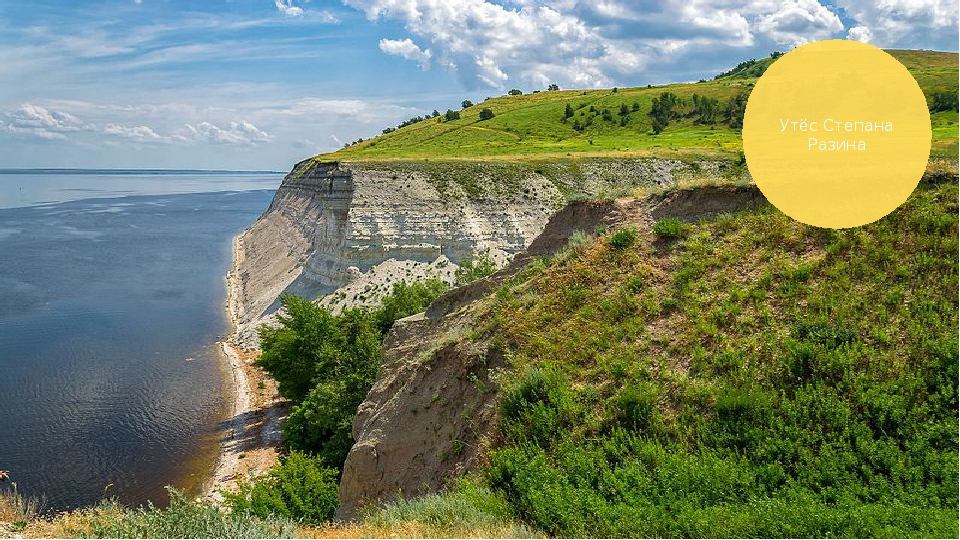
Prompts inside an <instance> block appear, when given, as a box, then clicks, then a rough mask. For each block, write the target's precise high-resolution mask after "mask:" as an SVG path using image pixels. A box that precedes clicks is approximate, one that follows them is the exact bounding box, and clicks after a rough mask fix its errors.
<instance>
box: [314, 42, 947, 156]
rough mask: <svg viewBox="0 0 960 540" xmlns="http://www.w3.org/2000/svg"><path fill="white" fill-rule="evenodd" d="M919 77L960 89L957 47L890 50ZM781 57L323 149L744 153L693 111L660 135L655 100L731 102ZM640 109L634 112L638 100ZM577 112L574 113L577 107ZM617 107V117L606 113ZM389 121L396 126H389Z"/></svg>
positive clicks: (936, 127)
mask: <svg viewBox="0 0 960 540" xmlns="http://www.w3.org/2000/svg"><path fill="white" fill-rule="evenodd" d="M888 52H889V53H890V54H891V55H893V56H894V57H895V58H897V59H898V60H899V61H900V62H902V63H903V64H904V65H905V66H906V67H907V68H908V69H909V70H910V72H911V73H912V74H913V75H914V77H915V78H916V79H917V82H918V83H919V85H920V87H921V89H922V90H923V91H924V92H925V94H926V95H927V98H928V100H930V99H932V97H931V96H932V95H933V93H935V92H954V93H956V92H957V86H958V85H957V79H958V61H957V54H956V53H944V52H932V51H896V50H894V51H888ZM770 62H772V60H771V59H770V58H766V59H761V60H759V61H757V62H756V63H754V64H751V65H750V66H748V67H747V68H744V69H742V70H741V71H739V72H737V73H734V74H731V75H728V76H724V77H721V78H718V79H715V80H712V81H704V82H700V83H692V84H689V83H684V84H671V85H665V86H656V87H651V88H647V87H638V88H619V89H617V90H616V91H614V90H612V89H608V90H562V91H553V92H539V93H536V94H527V95H520V96H501V97H496V98H492V99H489V100H486V101H484V102H482V103H478V104H476V105H474V106H473V107H468V108H466V109H464V110H463V111H461V118H460V119H459V120H454V121H449V122H448V121H438V120H437V119H428V120H425V121H423V122H418V123H415V124H412V125H410V126H406V127H404V128H401V129H398V130H396V131H393V132H391V133H389V134H386V135H382V136H378V137H375V138H372V139H369V140H367V141H364V142H361V143H359V144H354V145H351V146H349V147H346V148H344V149H341V150H338V151H336V152H332V153H328V154H322V155H320V156H317V158H316V159H318V160H321V161H328V160H343V161H397V160H401V161H404V160H407V161H409V160H413V161H422V160H430V161H436V160H451V161H464V160H466V161H512V162H520V163H523V162H528V161H531V160H534V161H535V160H549V161H556V160H566V159H570V158H588V157H589V158H597V157H606V158H611V157H619V158H623V157H665V158H679V159H697V158H708V159H736V158H737V157H738V155H739V153H740V151H741V150H742V143H741V139H740V132H739V130H738V129H735V128H732V127H730V126H729V125H728V124H727V123H726V122H723V121H718V122H715V123H711V124H700V123H698V122H697V118H695V117H694V116H693V115H692V114H686V115H685V116H684V117H683V118H680V119H679V120H676V121H672V122H671V123H670V124H669V125H668V126H667V128H666V130H664V131H663V132H662V133H660V134H659V135H654V134H653V131H652V125H651V124H652V118H651V117H650V116H649V115H648V114H647V113H649V112H650V109H651V104H652V102H653V99H654V98H656V97H657V96H659V95H660V94H661V93H662V92H672V93H675V94H677V95H679V96H681V97H682V98H683V99H684V100H686V102H687V105H686V107H685V109H684V111H685V113H689V110H688V109H689V108H690V99H691V97H692V95H693V94H699V95H701V96H705V97H710V98H716V99H718V100H720V101H721V103H723V102H724V101H725V100H727V99H729V98H731V97H733V96H735V95H737V94H739V93H740V92H744V91H749V90H750V88H751V87H752V85H753V83H754V82H755V81H756V75H757V74H759V73H761V72H762V69H765V66H766V65H769V63H770ZM634 103H637V104H638V105H639V110H636V111H634V110H633V108H634V107H633V104H634ZM568 104H569V105H570V106H571V107H572V108H573V109H574V116H573V117H571V118H570V119H569V120H568V121H567V122H563V121H561V120H562V119H563V118H564V115H565V110H566V107H567V105H568ZM624 104H626V105H628V107H629V108H630V112H629V114H628V115H627V116H626V119H627V120H626V124H625V125H621V123H620V121H619V120H620V116H619V115H618V111H619V108H620V106H621V105H624ZM486 108H489V109H490V110H492V111H493V112H494V114H495V117H494V118H492V119H490V120H484V121H481V120H480V117H479V115H480V111H481V110H482V109H486ZM591 108H594V109H596V111H597V112H596V113H595V114H593V115H594V116H595V118H594V121H593V122H592V123H591V124H590V125H589V126H588V127H587V128H586V129H584V130H583V131H582V132H578V131H577V130H575V129H574V127H573V125H574V121H575V120H584V121H585V120H586V119H587V118H589V117H590V116H591V115H592V113H591V112H590V109H591ZM604 109H609V110H610V111H611V112H612V114H613V116H612V120H610V121H607V120H603V119H602V117H601V116H602V115H601V114H600V113H602V111H603V110H604ZM931 123H932V125H933V133H934V140H933V148H932V151H931V153H932V155H933V156H935V157H936V156H942V157H956V156H957V113H956V112H955V111H954V112H938V113H935V114H933V115H931ZM384 127H386V126H384Z"/></svg>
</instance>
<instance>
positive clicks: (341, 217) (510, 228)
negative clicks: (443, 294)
mask: <svg viewBox="0 0 960 540" xmlns="http://www.w3.org/2000/svg"><path fill="white" fill-rule="evenodd" d="M727 166H728V165H727V164H725V163H722V162H684V161H679V160H662V159H630V160H604V159H596V160H580V161H569V162H562V163H537V162H531V163H502V162H429V161H422V162H384V163H363V164H358V163H349V164H348V163H323V162H318V161H316V160H307V161H304V162H301V163H299V164H297V165H296V166H295V167H294V169H293V171H291V172H290V174H288V175H287V176H286V178H285V179H284V181H283V183H282V184H281V186H280V187H279V189H278V190H277V193H276V195H275V197H274V200H273V202H272V203H271V205H270V207H269V209H268V210H267V211H266V212H265V213H264V214H263V215H262V216H261V217H260V218H259V219H258V220H257V221H256V223H254V224H253V225H252V226H251V227H250V228H249V229H248V230H246V231H245V232H244V233H243V235H241V236H240V238H238V240H237V245H236V251H237V253H236V260H235V264H234V268H233V270H232V272H231V276H230V278H231V284H232V289H233V294H232V295H231V298H232V300H231V306H230V311H231V314H232V315H233V318H234V321H235V322H236V324H237V334H236V336H235V340H236V342H237V343H238V344H239V345H241V346H243V347H246V348H255V347H256V345H257V340H256V328H257V326H259V325H260V324H261V323H263V322H264V321H269V315H270V313H271V312H272V311H273V310H274V309H275V308H276V306H277V299H278V297H279V296H280V295H281V294H282V293H284V292H286V293H291V294H296V295H299V296H303V297H306V298H311V299H318V300H319V301H321V302H323V303H325V304H327V305H330V306H331V307H333V308H335V309H336V308H338V307H341V306H348V305H357V304H372V303H376V302H377V301H379V299H380V298H381V297H382V296H383V295H384V294H386V293H387V292H389V290H390V288H391V286H392V284H393V283H395V282H398V281H401V280H407V281H410V280H419V279H424V278H427V277H437V278H440V279H444V280H447V281H452V279H453V275H454V272H455V270H456V268H457V263H459V262H460V261H462V260H463V259H464V258H472V257H475V256H477V255H479V254H488V255H489V256H491V257H492V258H494V259H495V260H497V261H498V262H500V263H501V264H504V263H505V262H506V261H508V260H509V259H510V258H512V257H513V256H514V255H515V254H516V253H518V252H520V251H522V250H523V249H524V248H525V247H526V246H527V245H529V244H530V242H531V241H532V240H533V239H534V238H535V237H536V236H537V235H538V234H539V233H540V232H541V230H542V229H543V227H544V225H545V224H546V223H547V219H548V218H549V216H550V215H551V214H552V213H553V212H555V211H556V210H557V209H558V208H560V207H562V206H563V205H564V204H565V203H566V202H567V201H569V200H571V199H575V198H578V197H581V196H588V195H597V194H600V193H605V192H608V193H609V192H614V191H616V190H620V189H624V188H631V187H643V186H663V185H669V184H671V183H672V182H674V181H675V179H676V178H678V177H679V176H682V175H684V174H698V175H699V174H704V173H706V174H710V173H711V172H715V171H718V170H719V169H722V168H724V167H727Z"/></svg>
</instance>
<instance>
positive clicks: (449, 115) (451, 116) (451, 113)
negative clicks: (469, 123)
mask: <svg viewBox="0 0 960 540" xmlns="http://www.w3.org/2000/svg"><path fill="white" fill-rule="evenodd" d="M444 118H446V119H447V121H448V122H449V121H451V120H459V119H460V111H455V110H453V109H447V112H446V114H444Z"/></svg>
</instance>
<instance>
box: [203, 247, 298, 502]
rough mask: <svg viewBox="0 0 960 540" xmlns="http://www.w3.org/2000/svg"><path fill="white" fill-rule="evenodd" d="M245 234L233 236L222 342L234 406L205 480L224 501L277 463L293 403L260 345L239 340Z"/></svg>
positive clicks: (209, 491)
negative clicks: (266, 366) (265, 365)
mask: <svg viewBox="0 0 960 540" xmlns="http://www.w3.org/2000/svg"><path fill="white" fill-rule="evenodd" d="M243 234H244V233H241V234H239V235H238V236H236V237H234V239H233V242H232V253H233V255H232V262H231V267H230V271H228V272H227V275H226V282H227V298H226V306H225V310H226V312H227V316H228V318H229V320H230V333H229V335H228V337H227V338H226V339H225V340H223V341H220V342H218V343H217V345H218V346H219V348H220V352H221V353H222V354H223V356H224V358H225V359H226V367H227V368H228V369H229V370H230V377H231V379H232V382H231V383H230V384H231V391H232V393H233V399H232V403H231V412H230V414H229V416H228V417H227V419H225V420H224V421H223V422H222V423H221V424H220V425H221V426H222V427H223V434H222V436H221V438H220V450H219V453H218V455H217V461H216V464H215V466H214V469H213V473H212V475H211V476H210V478H209V479H208V480H207V482H205V483H204V488H203V495H202V498H203V499H204V500H207V501H213V502H222V500H223V496H222V495H221V494H220V492H221V491H235V490H236V489H237V488H238V486H239V484H240V482H243V481H247V480H249V479H250V478H252V477H254V476H258V475H261V474H265V473H266V472H268V471H269V470H270V469H271V468H272V467H273V465H274V464H275V463H276V461H277V458H278V456H279V455H280V450H281V445H282V426H283V421H284V419H286V416H287V413H288V412H289V406H288V404H287V403H286V402H285V401H284V400H283V399H282V398H280V396H279V394H278V393H277V385H276V382H275V381H274V380H273V379H272V378H271V377H270V376H269V375H268V374H267V373H266V372H264V371H263V370H262V369H260V368H259V367H258V366H257V365H256V364H254V362H255V361H256V359H257V358H258V357H259V356H260V351H258V350H255V349H244V348H242V347H240V346H239V345H237V343H236V333H237V329H238V327H239V323H240V316H241V309H242V308H241V306H240V304H239V301H238V299H239V287H240V280H239V275H238V269H239V267H240V264H241V262H242V260H243V256H244V251H243Z"/></svg>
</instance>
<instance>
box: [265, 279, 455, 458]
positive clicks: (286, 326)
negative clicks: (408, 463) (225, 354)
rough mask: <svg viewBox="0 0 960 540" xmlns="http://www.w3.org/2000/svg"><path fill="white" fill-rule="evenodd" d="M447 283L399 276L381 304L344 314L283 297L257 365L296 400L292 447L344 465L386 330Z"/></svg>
mask: <svg viewBox="0 0 960 540" xmlns="http://www.w3.org/2000/svg"><path fill="white" fill-rule="evenodd" d="M446 288H447V284H446V283H444V282H442V281H439V280H431V281H427V282H423V283H414V284H409V285H408V284H406V283H399V284H397V285H394V288H393V291H392V292H391V294H390V295H388V296H387V297H386V298H384V300H383V305H382V307H381V308H380V309H370V308H351V309H347V310H344V311H343V312H342V313H340V314H339V315H334V314H333V313H331V312H330V311H329V310H328V309H327V308H325V307H323V306H319V305H317V304H315V303H313V302H310V301H308V300H304V299H303V298H298V297H296V296H290V295H285V296H283V297H282V298H281V299H280V304H281V307H282V308H283V309H281V310H280V312H279V313H278V315H277V320H278V321H279V323H280V326H278V327H275V328H271V327H267V326H264V327H261V328H260V342H261V346H262V348H263V353H262V354H261V356H260V359H259V360H258V361H257V365H259V366H261V367H262V368H264V369H265V370H266V371H267V372H268V373H270V375H272V376H273V378H274V379H275V380H276V381H277V384H278V387H279V391H280V395H281V396H283V397H285V398H287V399H289V400H290V401H292V402H293V409H292V411H291V412H290V416H289V417H288V419H287V423H286V425H285V426H284V431H283V434H284V441H285V442H286V444H287V445H288V446H289V447H290V448H291V449H293V450H301V451H304V452H309V453H312V454H315V455H317V456H320V457H322V458H323V459H324V462H325V463H327V464H329V465H331V466H334V467H341V466H342V465H343V460H344V459H345V458H346V455H347V452H348V451H349V450H350V446H351V445H352V444H353V439H352V437H351V431H350V430H351V427H350V426H351V423H352V422H353V417H354V415H355V414H356V412H357V407H358V406H359V405H360V403H361V402H362V401H363V399H364V397H365V396H366V395H367V392H368V391H369V390H370V387H371V386H372V385H373V381H374V379H375V378H376V375H377V370H378V369H379V367H380V349H381V345H382V342H383V337H384V336H385V335H386V333H387V331H389V330H390V327H392V326H393V323H394V322H395V321H397V320H398V319H401V318H403V317H408V316H410V315H413V314H415V313H420V312H422V311H423V310H424V309H425V308H426V307H427V305H429V303H430V302H431V301H433V299H434V298H436V297H437V296H439V295H440V294H441V293H442V292H443V291H444V290H446Z"/></svg>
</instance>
